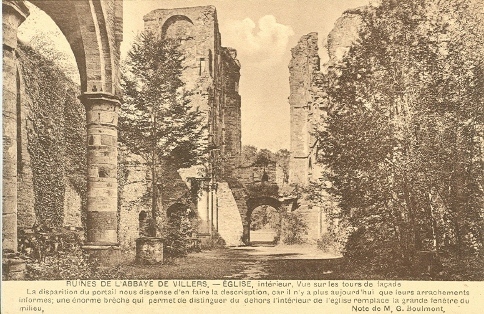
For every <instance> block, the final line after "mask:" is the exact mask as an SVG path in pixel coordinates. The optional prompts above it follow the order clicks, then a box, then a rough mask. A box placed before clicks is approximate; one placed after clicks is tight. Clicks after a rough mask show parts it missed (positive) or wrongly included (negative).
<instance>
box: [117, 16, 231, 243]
mask: <svg viewBox="0 0 484 314" xmlns="http://www.w3.org/2000/svg"><path fill="white" fill-rule="evenodd" d="M144 22H145V30H148V31H152V32H153V33H155V34H158V36H167V37H171V38H177V39H180V41H181V48H182V49H183V50H184V51H185V55H186V59H185V61H184V62H185V64H184V65H185V66H186V69H185V70H184V73H183V75H182V79H183V80H184V82H185V83H186V88H187V89H188V90H192V91H193V92H194V94H193V95H192V96H191V104H192V106H193V107H198V108H199V109H200V110H202V112H204V113H205V123H206V124H207V126H208V129H209V140H210V141H212V143H213V144H214V146H215V147H216V148H217V150H214V151H213V154H214V157H216V160H217V161H219V162H220V164H219V165H218V166H217V168H219V169H221V173H219V180H223V178H225V177H227V176H230V174H231V173H232V172H233V169H234V168H235V166H236V163H237V162H238V160H239V158H238V156H239V155H240V151H241V120H240V117H241V115H240V106H241V98H240V95H239V93H238V85H239V78H240V63H239V61H238V60H237V52H236V51H235V49H232V48H226V47H222V46H221V35H220V32H219V30H218V21H217V13H216V9H215V7H213V6H202V7H192V8H178V9H157V10H154V11H152V12H150V13H148V14H147V15H145V16H144ZM123 158H124V162H125V165H124V169H125V172H124V173H125V184H126V185H124V189H123V190H122V191H121V194H120V203H121V205H120V206H121V214H120V230H121V232H120V237H121V239H120V242H121V245H122V246H123V247H124V248H130V247H133V245H134V241H135V239H136V238H137V237H139V226H138V217H139V213H140V212H141V211H142V210H144V211H149V208H146V207H147V206H146V205H144V206H143V205H141V204H140V198H141V196H142V195H143V194H144V193H145V192H146V191H147V189H149V188H150V184H151V180H150V176H151V174H150V173H149V171H148V169H147V167H146V166H144V165H143V161H142V160H141V159H140V158H139V157H137V156H133V155H132V154H129V153H127V151H125V152H124V157H123ZM199 176H200V171H199V169H198V168H197V167H192V168H190V169H180V170H179V171H178V170H177V169H170V170H169V171H168V173H166V176H164V179H167V177H169V179H168V181H170V186H168V187H166V190H167V192H166V193H164V194H165V196H164V197H162V201H161V202H162V203H163V208H164V209H165V210H166V208H168V207H169V206H171V205H172V204H175V203H179V202H181V200H182V199H183V198H184V197H185V196H186V194H187V193H189V192H190V191H189V190H190V186H189V183H188V182H187V177H199ZM231 193H232V192H231V191H230V190H228V191H227V188H226V187H225V185H223V188H222V190H221V193H220V197H219V198H218V199H217V202H218V206H219V209H220V208H222V209H223V211H224V212H223V213H219V215H220V214H223V215H220V219H219V222H220V223H223V222H222V217H223V216H225V217H232V216H233V212H234V204H235V201H234V200H233V195H229V194H231ZM148 207H149V206H148ZM235 210H236V206H235ZM200 214H201V213H199V215H200ZM232 220H233V219H232ZM236 220H237V219H236ZM220 223H219V224H220ZM227 223H228V224H229V225H230V223H231V222H230V221H227ZM236 224H237V226H238V222H236ZM237 226H231V227H230V228H228V227H227V228H224V229H225V230H233V232H232V231H231V232H230V233H231V234H227V238H231V239H232V240H230V242H234V241H235V240H233V238H237V236H235V235H234V234H238V231H237ZM222 227H223V226H222ZM232 233H233V234H232Z"/></svg>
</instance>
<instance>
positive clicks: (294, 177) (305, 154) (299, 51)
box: [289, 33, 320, 186]
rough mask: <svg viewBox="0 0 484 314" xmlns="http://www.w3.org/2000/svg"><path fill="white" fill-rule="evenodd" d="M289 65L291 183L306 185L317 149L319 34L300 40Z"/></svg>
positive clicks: (312, 34)
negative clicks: (315, 90) (315, 81)
mask: <svg viewBox="0 0 484 314" xmlns="http://www.w3.org/2000/svg"><path fill="white" fill-rule="evenodd" d="M291 53H292V59H291V61H290V63H289V85H290V92H291V94H290V96H289V105H290V115H291V120H290V123H291V159H290V161H289V182H290V183H291V184H298V185H303V186H305V185H307V184H308V182H309V172H310V170H311V166H312V163H313V162H314V161H313V160H311V156H310V155H311V150H312V149H313V148H314V145H315V141H316V140H315V137H314V135H313V133H312V132H313V131H314V130H313V129H314V127H313V122H312V121H311V119H312V118H313V116H314V115H317V108H315V105H314V102H313V97H312V93H311V89H312V86H313V78H314V76H315V75H316V74H317V73H318V72H319V70H320V67H319V66H320V64H319V62H320V59H319V55H318V34H317V33H310V34H308V35H305V36H303V37H301V39H300V40H299V42H298V44H297V45H296V46H295V47H294V48H292V49H291Z"/></svg>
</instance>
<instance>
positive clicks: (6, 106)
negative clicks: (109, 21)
mask: <svg viewBox="0 0 484 314" xmlns="http://www.w3.org/2000/svg"><path fill="white" fill-rule="evenodd" d="M2 10H3V12H2V18H3V20H2V28H3V100H2V105H3V110H2V117H3V122H2V130H3V192H2V219H3V224H2V234H3V238H2V251H3V253H16V252H17V64H16V58H15V49H16V48H17V29H18V26H19V25H20V24H21V23H22V22H23V21H24V20H25V18H26V17H27V16H28V14H29V11H28V9H27V7H25V5H24V4H23V3H22V2H19V3H18V2H14V1H2Z"/></svg>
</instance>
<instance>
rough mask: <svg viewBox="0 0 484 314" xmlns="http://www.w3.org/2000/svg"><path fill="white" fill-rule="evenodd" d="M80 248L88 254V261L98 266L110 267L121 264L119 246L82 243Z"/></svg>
mask: <svg viewBox="0 0 484 314" xmlns="http://www.w3.org/2000/svg"><path fill="white" fill-rule="evenodd" d="M82 249H83V250H84V251H86V252H87V253H88V254H89V261H90V262H93V263H94V264H96V265H97V266H99V267H111V266H117V265H120V264H122V258H121V250H120V247H119V246H114V245H84V246H83V247H82Z"/></svg>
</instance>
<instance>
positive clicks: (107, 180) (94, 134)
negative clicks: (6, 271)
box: [79, 92, 121, 264]
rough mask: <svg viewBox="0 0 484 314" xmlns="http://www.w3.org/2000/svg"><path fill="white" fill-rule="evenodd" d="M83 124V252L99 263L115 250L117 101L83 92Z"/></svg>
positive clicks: (108, 95)
mask: <svg viewBox="0 0 484 314" xmlns="http://www.w3.org/2000/svg"><path fill="white" fill-rule="evenodd" d="M79 98H80V100H81V102H82V103H83V104H84V106H85V107H86V124H87V221H86V226H87V240H86V243H85V244H86V245H85V246H84V249H86V250H88V251H90V252H91V253H95V254H94V255H95V257H97V258H99V260H100V261H101V262H103V263H107V264H113V263H115V261H113V262H110V261H109V259H112V258H113V257H114V255H115V254H113V253H114V252H113V250H112V249H115V250H116V251H119V250H118V249H119V247H118V217H117V211H118V181H117V169H118V148H117V144H118V111H119V107H120V105H121V104H120V101H119V99H118V98H117V97H116V96H114V95H112V94H108V93H102V92H100V93H84V94H82V95H81V96H80V97H79Z"/></svg>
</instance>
